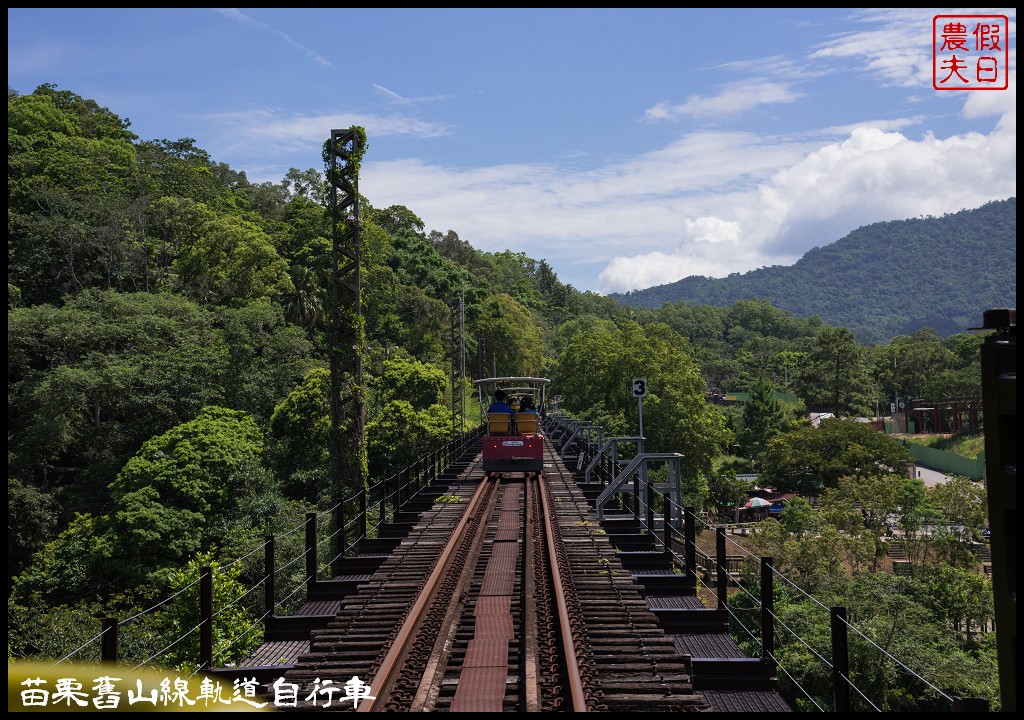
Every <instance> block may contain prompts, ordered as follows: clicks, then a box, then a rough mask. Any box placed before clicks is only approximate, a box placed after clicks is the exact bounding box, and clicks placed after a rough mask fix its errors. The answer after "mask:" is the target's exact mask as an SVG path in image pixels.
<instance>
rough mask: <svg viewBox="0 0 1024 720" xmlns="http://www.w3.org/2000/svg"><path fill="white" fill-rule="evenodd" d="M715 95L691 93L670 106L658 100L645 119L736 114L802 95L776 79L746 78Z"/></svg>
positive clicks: (645, 114) (784, 101) (724, 87)
mask: <svg viewBox="0 0 1024 720" xmlns="http://www.w3.org/2000/svg"><path fill="white" fill-rule="evenodd" d="M722 88H723V89H722V91H721V92H719V93H718V94H717V95H712V96H703V95H699V94H696V93H695V94H693V95H691V96H690V97H689V98H687V100H686V102H683V103H679V104H676V105H673V104H671V103H668V102H660V103H658V104H657V105H655V106H654V107H650V108H647V109H646V110H645V111H644V117H645V118H646V119H648V120H677V119H679V118H680V117H697V118H709V117H721V116H724V115H738V114H740V113H743V112H747V111H749V110H752V109H754V108H757V107H759V106H761V105H777V104H779V103H791V102H796V101H797V100H799V99H800V98H801V97H803V95H802V94H801V93H799V92H795V91H794V90H793V89H792V88H791V87H790V86H789V85H787V84H785V83H779V82H764V81H761V80H746V81H743V82H735V83H729V84H727V85H723V86H722Z"/></svg>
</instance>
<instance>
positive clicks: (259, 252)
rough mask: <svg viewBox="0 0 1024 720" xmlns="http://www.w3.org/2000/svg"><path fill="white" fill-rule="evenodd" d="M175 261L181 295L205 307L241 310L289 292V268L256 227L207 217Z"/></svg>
mask: <svg viewBox="0 0 1024 720" xmlns="http://www.w3.org/2000/svg"><path fill="white" fill-rule="evenodd" d="M200 211H201V215H202V219H201V220H200V224H199V226H198V228H197V232H196V233H195V235H194V236H193V237H191V238H189V239H188V240H187V241H186V242H184V243H183V244H182V246H181V248H180V250H179V254H178V257H177V259H176V260H175V269H176V271H177V276H178V282H179V283H180V289H181V292H182V293H183V294H184V295H186V296H188V297H190V298H192V299H194V300H195V301H197V302H199V303H202V304H209V305H231V304H234V305H237V304H242V303H244V302H247V301H251V300H258V299H263V298H274V297H277V296H279V295H281V294H283V293H285V292H287V289H288V283H289V280H288V275H287V272H286V270H287V265H286V263H285V261H284V260H283V259H282V258H281V257H280V256H279V255H278V254H277V250H276V249H275V248H274V244H273V242H271V240H270V238H269V236H268V235H267V234H266V233H265V232H264V231H263V229H262V228H261V227H260V226H258V225H256V224H255V223H252V222H249V221H247V220H244V219H242V218H240V217H237V216H231V215H216V214H213V213H211V212H209V211H208V210H207V211H205V212H203V208H202V206H200Z"/></svg>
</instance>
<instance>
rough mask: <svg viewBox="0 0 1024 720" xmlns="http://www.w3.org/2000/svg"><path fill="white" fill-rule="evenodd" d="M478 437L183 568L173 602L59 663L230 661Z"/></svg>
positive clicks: (193, 666)
mask: <svg viewBox="0 0 1024 720" xmlns="http://www.w3.org/2000/svg"><path fill="white" fill-rule="evenodd" d="M482 435H483V426H478V427H476V428H473V429H472V430H470V431H468V432H466V433H464V434H462V435H460V436H458V437H456V438H453V439H452V440H450V441H448V442H446V443H444V444H443V445H442V446H440V447H438V448H436V449H434V450H432V451H431V452H429V453H427V454H426V455H424V456H423V457H421V458H420V459H418V460H417V461H416V462H414V463H412V464H411V465H409V466H408V467H406V468H403V469H402V470H401V471H399V472H397V473H395V474H393V475H391V476H389V477H387V478H384V479H382V480H378V481H374V482H370V483H368V484H367V486H366V487H365V488H363V489H361V490H359V491H357V492H355V493H353V494H352V495H351V496H349V497H347V498H345V499H344V500H342V501H338V502H335V503H333V504H332V505H331V506H330V507H327V508H324V509H321V510H318V511H316V512H306V513H305V516H304V518H303V519H301V520H299V521H297V522H296V523H295V524H294V525H293V526H292V527H291V528H290V529H289V530H287V531H285V532H283V533H278V534H276V535H266V536H264V539H263V542H262V543H260V544H258V545H257V546H256V547H254V548H252V549H251V550H250V551H248V552H246V553H244V554H242V555H241V556H240V557H238V558H236V559H235V560H233V561H230V562H226V563H223V564H220V563H216V562H198V563H197V562H192V563H190V569H188V570H185V571H183V572H182V573H181V575H182V577H183V578H184V580H183V581H182V586H181V587H178V588H177V589H176V590H175V591H174V592H173V593H172V595H171V596H170V597H168V598H165V599H163V600H161V601H159V602H156V603H154V604H153V605H152V606H151V607H149V608H147V609H145V610H142V611H140V612H137V613H134V614H132V615H131V616H129V617H127V618H116V617H105V618H102V619H101V620H100V622H99V631H98V632H97V633H96V634H95V635H92V636H89V637H88V638H87V639H86V640H85V641H84V642H83V643H82V644H81V645H80V646H78V647H76V648H75V649H73V650H72V651H71V652H70V653H66V654H65V655H64V656H63V657H61V658H60V659H58V660H57V661H56V663H57V664H58V665H59V664H60V663H64V662H75V663H81V662H86V663H89V662H98V661H105V662H118V663H120V664H122V665H128V666H133V667H132V669H133V670H136V669H139V668H142V667H147V666H148V667H154V666H155V667H174V668H177V669H179V670H183V671H187V672H191V673H192V674H195V673H198V672H209V671H211V670H213V669H215V668H218V667H222V666H225V665H230V664H232V663H233V662H235V661H237V660H238V659H239V658H242V657H245V656H246V655H247V654H248V653H249V652H251V651H252V650H253V649H254V648H255V647H257V646H258V645H259V644H260V643H261V642H263V641H264V639H265V638H264V636H265V631H266V629H267V624H268V622H269V621H270V620H272V619H274V618H277V617H281V616H287V615H289V614H291V613H294V612H295V611H296V610H297V609H299V608H300V607H301V606H302V605H303V604H304V603H305V602H308V601H309V600H311V599H315V598H316V596H317V588H318V586H323V585H326V584H329V583H330V582H331V579H330V578H331V577H332V576H334V575H336V574H337V572H338V571H339V570H340V569H341V568H342V565H343V563H344V560H345V558H351V557H354V556H356V555H358V554H359V549H360V544H361V543H362V542H364V541H366V540H368V539H373V538H377V537H380V535H381V532H382V530H383V528H384V526H385V525H387V524H388V523H389V522H394V521H395V519H396V518H397V517H398V516H399V514H400V513H401V512H402V508H403V507H404V506H406V505H407V504H408V503H409V502H410V501H412V500H413V499H414V498H415V496H416V494H417V492H419V490H420V489H422V488H424V487H426V486H427V485H429V484H430V483H432V482H434V481H436V480H437V479H438V478H439V477H440V476H441V475H442V474H443V473H444V472H445V471H446V470H448V469H449V468H450V467H451V466H452V465H453V464H454V463H456V462H457V461H458V460H460V459H461V458H463V457H464V456H466V455H467V454H468V453H472V452H475V449H476V447H477V446H478V441H479V440H480V438H481V437H482ZM205 559H206V560H209V559H210V558H205ZM171 618H179V619H178V620H171ZM126 639H127V641H128V646H127V647H126V645H125V641H126Z"/></svg>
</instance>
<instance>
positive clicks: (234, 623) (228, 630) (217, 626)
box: [164, 553, 261, 672]
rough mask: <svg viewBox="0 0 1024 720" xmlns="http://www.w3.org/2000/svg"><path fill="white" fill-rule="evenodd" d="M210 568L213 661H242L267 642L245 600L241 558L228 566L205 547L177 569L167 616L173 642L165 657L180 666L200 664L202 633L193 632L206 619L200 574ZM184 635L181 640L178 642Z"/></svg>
mask: <svg viewBox="0 0 1024 720" xmlns="http://www.w3.org/2000/svg"><path fill="white" fill-rule="evenodd" d="M204 567H207V568H210V571H211V578H212V589H213V598H212V606H213V616H214V621H213V628H212V636H213V666H214V667H227V666H230V665H234V664H237V663H238V661H239V660H241V659H242V658H244V657H246V656H247V655H248V654H249V653H250V652H251V651H252V650H254V649H255V648H256V647H257V646H258V645H259V644H260V642H261V638H260V636H259V634H258V633H254V632H252V626H253V625H254V624H255V623H256V622H257V618H256V617H255V616H254V615H253V614H252V613H250V612H249V611H248V610H247V609H246V606H245V604H244V603H242V602H241V601H242V600H243V599H244V598H245V596H246V594H247V593H248V590H247V589H246V588H245V586H244V585H242V583H240V582H239V575H241V572H242V568H241V567H240V566H239V565H238V564H237V563H236V564H233V565H229V566H223V565H222V564H221V563H220V562H218V561H217V560H216V559H214V557H213V555H211V554H208V553H199V554H197V555H196V556H195V557H194V558H192V559H191V560H189V561H188V564H187V565H184V566H183V567H181V568H180V569H175V570H174V571H172V572H171V574H170V578H169V583H170V590H171V593H172V597H173V598H174V599H173V600H172V601H171V603H170V605H169V608H168V611H167V616H166V629H165V631H164V634H165V637H166V638H167V639H168V640H169V641H175V642H171V644H170V645H169V647H170V648H171V649H170V651H169V653H168V655H167V656H166V658H165V662H167V663H170V664H172V665H173V666H174V667H175V668H177V669H178V670H184V671H190V672H195V671H196V670H198V669H199V633H196V632H192V629H193V628H195V627H197V626H198V625H199V624H200V623H201V622H202V620H203V618H202V617H201V616H200V614H199V607H200V603H199V587H200V584H199V577H200V573H201V572H202V569H203V568H204ZM178 640H180V642H178Z"/></svg>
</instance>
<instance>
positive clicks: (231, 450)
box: [103, 406, 263, 586]
mask: <svg viewBox="0 0 1024 720" xmlns="http://www.w3.org/2000/svg"><path fill="white" fill-rule="evenodd" d="M262 453H263V436H262V433H261V432H260V430H259V428H258V427H257V425H256V423H255V422H254V421H253V420H252V418H251V417H249V416H248V415H246V414H245V413H243V412H241V411H238V410H229V409H227V408H218V407H213V406H211V407H207V408H205V409H204V410H203V411H202V412H201V413H200V414H199V415H198V416H197V417H196V418H195V420H191V421H189V422H186V423H183V424H181V425H179V426H178V427H175V428H172V429H171V430H168V431H167V432H166V433H163V434H162V435H160V436H158V437H154V438H152V439H151V440H149V441H147V442H145V443H143V445H142V448H141V449H140V450H139V452H138V453H136V454H135V456H134V457H133V458H132V459H130V460H129V461H128V462H127V463H126V464H125V466H124V469H123V470H122V471H121V472H120V473H119V474H118V476H117V479H116V480H115V481H114V482H113V483H112V484H111V487H110V489H111V496H112V499H113V503H114V504H113V512H112V514H111V516H110V522H109V527H108V528H107V530H106V532H105V533H104V536H103V543H104V545H105V546H106V547H107V548H109V550H110V557H109V558H107V562H108V563H109V564H110V566H111V569H112V570H113V571H114V572H115V573H116V574H118V575H120V576H121V577H122V578H123V580H125V581H129V582H128V583H127V586H131V585H132V584H135V583H137V582H138V581H139V580H140V579H142V578H144V577H145V576H146V575H147V574H149V573H150V572H152V569H153V568H154V567H157V568H163V567H168V566H173V565H175V564H180V563H183V562H185V561H186V559H187V558H189V557H190V556H191V555H193V554H194V553H196V552H199V551H201V550H204V549H207V548H209V546H210V545H211V543H212V542H213V541H214V540H215V539H216V538H214V537H213V536H211V533H210V532H209V529H210V523H211V521H212V519H213V518H217V517H221V516H224V515H230V514H231V513H232V509H233V507H234V505H235V504H236V503H237V493H238V492H239V490H240V488H238V487H233V486H232V483H231V480H232V478H233V477H235V476H234V473H235V471H236V470H237V469H238V468H239V467H240V466H241V465H242V464H243V463H245V462H248V461H251V460H253V459H258V458H260V457H261V455H262ZM132 581H134V582H132Z"/></svg>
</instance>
